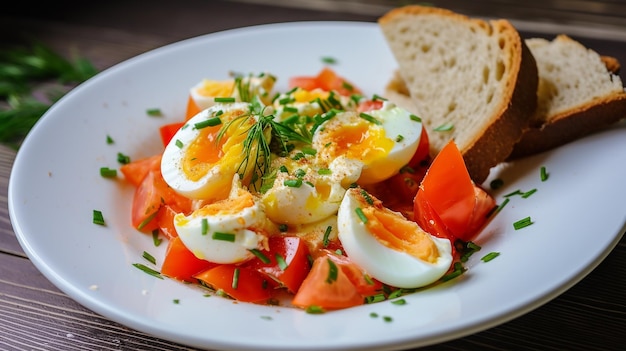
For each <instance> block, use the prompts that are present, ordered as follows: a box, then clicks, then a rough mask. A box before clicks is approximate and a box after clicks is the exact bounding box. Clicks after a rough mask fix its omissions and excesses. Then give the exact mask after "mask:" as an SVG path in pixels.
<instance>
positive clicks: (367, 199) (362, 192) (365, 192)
mask: <svg viewBox="0 0 626 351" xmlns="http://www.w3.org/2000/svg"><path fill="white" fill-rule="evenodd" d="M361 196H363V198H364V199H365V201H366V202H367V204H368V205H373V204H374V199H372V197H371V196H370V194H368V193H367V191H365V189H361Z"/></svg>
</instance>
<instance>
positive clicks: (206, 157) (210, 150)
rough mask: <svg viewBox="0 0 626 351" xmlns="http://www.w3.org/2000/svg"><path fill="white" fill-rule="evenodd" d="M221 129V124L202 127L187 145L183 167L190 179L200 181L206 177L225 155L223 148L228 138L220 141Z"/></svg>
mask: <svg viewBox="0 0 626 351" xmlns="http://www.w3.org/2000/svg"><path fill="white" fill-rule="evenodd" d="M219 130H220V126H214V127H207V128H203V129H201V130H200V133H199V134H198V136H197V137H196V138H195V139H194V140H193V142H191V144H189V146H188V147H187V151H186V152H185V155H184V157H183V160H182V167H183V172H185V175H186V176H187V178H189V179H190V180H193V181H198V180H199V179H200V178H202V177H204V176H205V175H206V174H207V172H208V171H209V169H210V168H211V167H212V165H213V164H215V163H216V162H217V161H219V160H220V159H221V158H222V157H223V156H224V152H223V151H222V148H223V146H224V143H225V142H226V138H222V139H221V140H220V141H219V143H218V141H217V135H218V132H219Z"/></svg>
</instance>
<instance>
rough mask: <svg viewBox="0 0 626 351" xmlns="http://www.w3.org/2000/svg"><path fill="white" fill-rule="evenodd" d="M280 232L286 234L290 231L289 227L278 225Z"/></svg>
mask: <svg viewBox="0 0 626 351" xmlns="http://www.w3.org/2000/svg"><path fill="white" fill-rule="evenodd" d="M278 230H280V231H281V232H282V233H284V232H286V231H287V230H289V226H288V225H286V224H279V225H278Z"/></svg>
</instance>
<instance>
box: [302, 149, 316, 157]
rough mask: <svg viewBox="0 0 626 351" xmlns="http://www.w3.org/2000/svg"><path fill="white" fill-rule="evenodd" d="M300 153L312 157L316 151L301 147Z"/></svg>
mask: <svg viewBox="0 0 626 351" xmlns="http://www.w3.org/2000/svg"><path fill="white" fill-rule="evenodd" d="M302 153H303V154H305V155H312V156H314V155H315V154H317V150H315V149H314V148H312V147H303V148H302Z"/></svg>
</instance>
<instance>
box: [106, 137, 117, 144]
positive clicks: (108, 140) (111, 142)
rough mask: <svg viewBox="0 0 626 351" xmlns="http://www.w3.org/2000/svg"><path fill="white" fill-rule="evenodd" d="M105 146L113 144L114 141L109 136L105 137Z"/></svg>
mask: <svg viewBox="0 0 626 351" xmlns="http://www.w3.org/2000/svg"><path fill="white" fill-rule="evenodd" d="M107 144H109V145H111V144H115V141H114V140H113V138H111V136H109V135H107Z"/></svg>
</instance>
